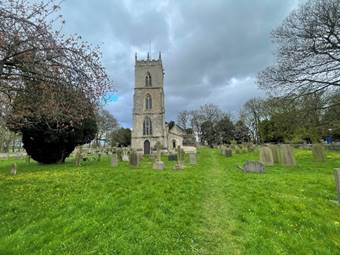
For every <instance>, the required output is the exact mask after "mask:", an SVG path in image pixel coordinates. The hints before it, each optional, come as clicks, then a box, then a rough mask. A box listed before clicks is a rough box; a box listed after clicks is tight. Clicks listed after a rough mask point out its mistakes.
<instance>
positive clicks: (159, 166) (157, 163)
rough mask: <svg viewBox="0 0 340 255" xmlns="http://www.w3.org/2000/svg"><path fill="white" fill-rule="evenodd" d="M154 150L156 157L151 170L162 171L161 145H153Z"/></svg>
mask: <svg viewBox="0 0 340 255" xmlns="http://www.w3.org/2000/svg"><path fill="white" fill-rule="evenodd" d="M155 148H156V150H157V151H156V153H157V155H156V159H155V162H154V163H153V165H152V168H153V169H155V170H163V169H164V162H163V161H162V159H161V148H162V145H161V143H159V142H157V143H156V145H155Z"/></svg>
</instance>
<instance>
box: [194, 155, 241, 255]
mask: <svg viewBox="0 0 340 255" xmlns="http://www.w3.org/2000/svg"><path fill="white" fill-rule="evenodd" d="M206 161H207V163H208V167H207V168H206V169H205V170H206V178H205V187H204V190H205V196H204V200H203V205H202V206H203V218H204V220H203V224H202V226H201V227H202V230H201V231H202V234H203V236H204V238H203V240H202V241H203V242H202V243H203V245H202V248H201V250H200V251H199V253H200V254H216V255H218V254H239V253H240V248H239V247H238V244H237V243H236V240H234V238H233V236H232V233H233V231H234V228H235V226H234V225H233V221H232V218H231V214H230V213H229V210H232V208H230V207H229V203H228V201H227V200H226V198H225V193H224V187H225V185H226V183H225V181H226V179H227V172H226V170H227V169H228V165H224V164H223V163H227V164H228V162H224V161H221V158H220V155H219V154H218V153H217V151H211V153H210V154H209V155H208V156H207V158H206ZM229 169H230V166H229Z"/></svg>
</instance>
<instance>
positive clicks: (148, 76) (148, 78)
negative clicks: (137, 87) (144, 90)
mask: <svg viewBox="0 0 340 255" xmlns="http://www.w3.org/2000/svg"><path fill="white" fill-rule="evenodd" d="M151 86H152V79H151V74H150V73H149V72H147V73H146V76H145V87H151Z"/></svg>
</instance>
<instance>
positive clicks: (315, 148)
mask: <svg viewBox="0 0 340 255" xmlns="http://www.w3.org/2000/svg"><path fill="white" fill-rule="evenodd" d="M312 154H313V158H314V160H316V161H325V160H326V152H325V148H324V146H323V145H322V144H319V143H317V144H313V145H312Z"/></svg>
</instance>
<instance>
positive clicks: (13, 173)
mask: <svg viewBox="0 0 340 255" xmlns="http://www.w3.org/2000/svg"><path fill="white" fill-rule="evenodd" d="M16 174H17V164H16V163H13V164H12V167H11V175H16Z"/></svg>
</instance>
